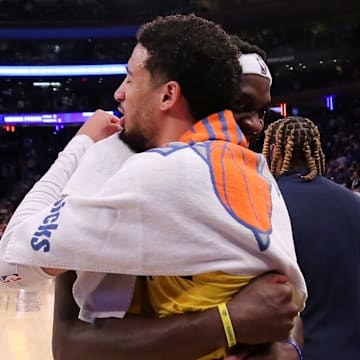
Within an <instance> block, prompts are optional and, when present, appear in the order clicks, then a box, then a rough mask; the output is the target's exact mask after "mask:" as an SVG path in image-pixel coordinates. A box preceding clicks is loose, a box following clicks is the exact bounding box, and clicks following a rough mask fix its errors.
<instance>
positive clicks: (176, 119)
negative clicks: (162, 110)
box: [157, 109, 196, 146]
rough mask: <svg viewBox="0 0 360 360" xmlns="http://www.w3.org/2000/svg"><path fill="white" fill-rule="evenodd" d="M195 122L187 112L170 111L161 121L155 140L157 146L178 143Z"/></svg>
mask: <svg viewBox="0 0 360 360" xmlns="http://www.w3.org/2000/svg"><path fill="white" fill-rule="evenodd" d="M195 122H196V120H195V119H194V118H193V117H192V116H191V115H190V113H189V112H188V111H187V110H174V109H173V110H172V111H171V112H170V111H169V113H168V114H166V115H165V117H164V120H163V121H162V125H161V126H162V128H161V133H160V134H159V136H158V138H157V146H162V145H164V144H167V143H169V142H173V141H179V139H180V137H181V136H182V135H183V134H184V133H185V132H186V131H187V130H189V129H191V127H192V126H193V125H194V123H195Z"/></svg>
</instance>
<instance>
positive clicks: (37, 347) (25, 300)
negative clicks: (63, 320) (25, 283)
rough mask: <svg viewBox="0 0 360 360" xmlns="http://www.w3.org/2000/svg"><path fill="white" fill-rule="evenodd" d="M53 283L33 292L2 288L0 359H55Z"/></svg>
mask: <svg viewBox="0 0 360 360" xmlns="http://www.w3.org/2000/svg"><path fill="white" fill-rule="evenodd" d="M53 303H54V286H53V282H52V281H49V282H48V283H46V284H44V285H42V286H39V287H36V288H33V289H26V290H24V289H16V290H15V289H7V288H6V287H5V286H2V287H0V329H1V330H0V353H1V355H0V358H1V359H4V360H52V359H53V358H52V355H51V329H52V317H53Z"/></svg>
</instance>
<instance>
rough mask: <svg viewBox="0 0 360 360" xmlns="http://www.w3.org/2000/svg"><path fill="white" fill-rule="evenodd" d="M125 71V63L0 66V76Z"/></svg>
mask: <svg viewBox="0 0 360 360" xmlns="http://www.w3.org/2000/svg"><path fill="white" fill-rule="evenodd" d="M126 73H127V70H126V64H106V65H49V66H0V76H19V77H29V76H31V77H33V76H84V75H124V74H126Z"/></svg>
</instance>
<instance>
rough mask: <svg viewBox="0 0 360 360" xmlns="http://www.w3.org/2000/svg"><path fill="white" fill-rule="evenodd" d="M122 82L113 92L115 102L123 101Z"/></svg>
mask: <svg viewBox="0 0 360 360" xmlns="http://www.w3.org/2000/svg"><path fill="white" fill-rule="evenodd" d="M123 84H124V82H122V83H121V84H120V85H119V87H118V88H117V89H116V90H115V92H114V99H115V101H116V102H118V103H119V102H121V101H124V99H125V91H124V86H123Z"/></svg>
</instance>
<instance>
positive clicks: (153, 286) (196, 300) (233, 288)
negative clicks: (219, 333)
mask: <svg viewBox="0 0 360 360" xmlns="http://www.w3.org/2000/svg"><path fill="white" fill-rule="evenodd" d="M253 278H254V276H235V275H230V274H225V273H223V272H220V271H217V272H211V273H205V274H199V275H193V276H183V277H181V276H151V277H147V285H148V294H149V299H150V302H151V305H152V307H153V309H154V310H155V313H156V314H157V315H158V316H159V317H164V316H168V315H172V314H182V313H185V312H195V311H204V310H206V309H209V308H212V307H215V306H217V305H218V304H220V303H222V302H227V301H229V300H230V299H231V298H232V296H233V295H234V294H235V293H236V292H238V291H239V289H240V288H242V287H243V286H245V285H247V284H248V283H249V281H250V280H251V279H253ZM225 355H226V349H225V348H223V349H218V350H216V351H214V352H212V353H211V354H208V355H206V356H204V357H201V360H213V359H222V358H224V356H225ZM199 360H200V359H199Z"/></svg>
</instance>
